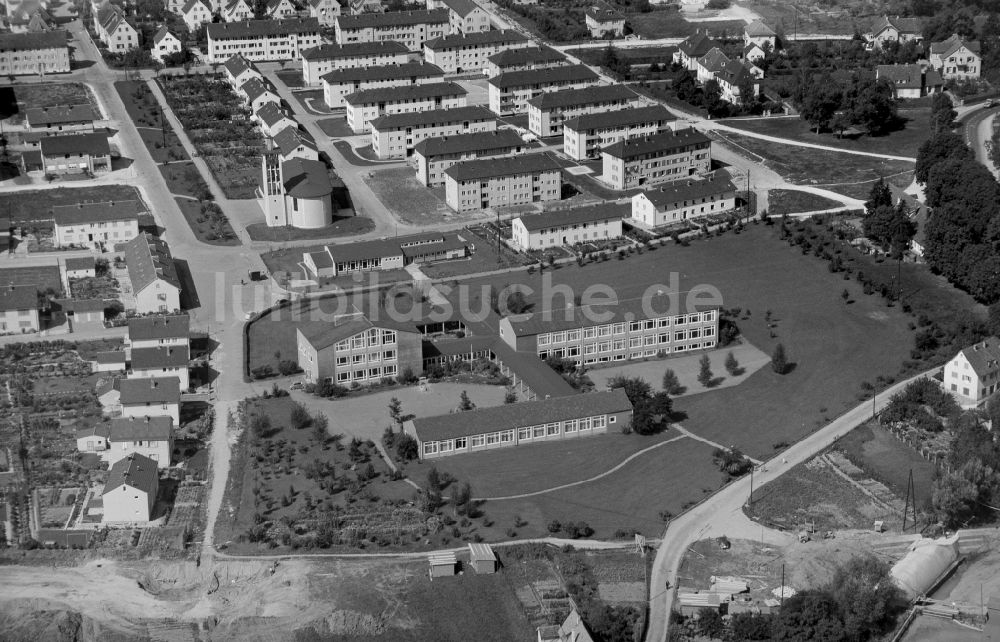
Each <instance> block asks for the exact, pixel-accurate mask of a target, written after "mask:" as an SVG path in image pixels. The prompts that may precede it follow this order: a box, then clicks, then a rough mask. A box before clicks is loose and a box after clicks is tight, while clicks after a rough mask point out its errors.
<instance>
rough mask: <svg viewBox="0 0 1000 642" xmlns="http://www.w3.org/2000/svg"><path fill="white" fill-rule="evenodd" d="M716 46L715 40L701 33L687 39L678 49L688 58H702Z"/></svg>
mask: <svg viewBox="0 0 1000 642" xmlns="http://www.w3.org/2000/svg"><path fill="white" fill-rule="evenodd" d="M715 46H716V45H715V41H714V40H712V39H711V38H709V37H708V36H707V35H705V34H703V33H702V32H700V31H699V32H698V33H693V34H691V35H690V36H688V37H687V38H685V39H684V40H683V42H681V44H679V45H677V48H678V49H679V50H680V51H681V52H682V53H683V54H684V55H685V56H687V57H688V58H701V57H702V56H704V55H705V54H707V53H708V52H709V51H711V50H712V49H713V48H715Z"/></svg>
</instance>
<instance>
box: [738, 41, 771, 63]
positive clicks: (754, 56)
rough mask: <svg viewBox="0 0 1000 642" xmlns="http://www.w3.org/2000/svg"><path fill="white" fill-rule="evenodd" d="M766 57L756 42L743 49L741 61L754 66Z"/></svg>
mask: <svg viewBox="0 0 1000 642" xmlns="http://www.w3.org/2000/svg"><path fill="white" fill-rule="evenodd" d="M766 57H767V51H766V50H765V49H764V48H763V47H761V46H760V45H758V44H757V43H756V42H751V43H750V44H748V45H745V46H744V47H743V60H746V61H747V62H749V63H753V64H756V63H758V62H760V61H761V60H763V59H764V58H766Z"/></svg>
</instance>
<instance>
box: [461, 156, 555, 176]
mask: <svg viewBox="0 0 1000 642" xmlns="http://www.w3.org/2000/svg"><path fill="white" fill-rule="evenodd" d="M561 167H562V166H561V165H560V164H559V163H558V162H556V161H555V160H553V159H552V158H551V157H550V156H549V155H548V154H525V155H523V156H501V157H498V158H484V159H480V160H470V161H463V162H461V163H455V164H454V165H452V166H451V167H449V168H448V169H446V170H444V173H445V175H447V176H448V177H450V178H452V179H454V180H456V181H468V180H476V179H483V178H494V177H497V176H512V175H516V174H534V173H537V172H553V171H555V172H558V171H559V170H560V169H561Z"/></svg>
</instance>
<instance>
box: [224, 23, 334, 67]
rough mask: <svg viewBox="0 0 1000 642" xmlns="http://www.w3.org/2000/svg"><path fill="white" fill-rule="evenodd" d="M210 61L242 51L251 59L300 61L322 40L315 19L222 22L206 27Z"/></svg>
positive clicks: (241, 53)
mask: <svg viewBox="0 0 1000 642" xmlns="http://www.w3.org/2000/svg"><path fill="white" fill-rule="evenodd" d="M205 33H206V34H207V36H208V62H210V63H215V62H225V61H227V60H229V59H230V58H231V57H232V56H234V55H236V54H240V55H242V56H243V57H245V58H246V59H247V60H249V61H251V62H260V61H265V60H297V59H298V58H300V57H301V55H302V52H303V51H305V50H306V49H310V48H312V47H316V46H318V45H319V44H320V42H322V39H321V36H320V26H319V22H317V20H316V19H315V18H303V19H288V20H249V21H247V22H219V23H213V24H210V25H208V26H207V27H205Z"/></svg>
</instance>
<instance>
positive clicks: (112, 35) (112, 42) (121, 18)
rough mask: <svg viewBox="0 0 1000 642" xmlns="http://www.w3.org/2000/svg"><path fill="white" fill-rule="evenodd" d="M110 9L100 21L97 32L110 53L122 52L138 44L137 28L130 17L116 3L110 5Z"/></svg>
mask: <svg viewBox="0 0 1000 642" xmlns="http://www.w3.org/2000/svg"><path fill="white" fill-rule="evenodd" d="M110 6H111V7H112V10H111V11H110V12H109V14H108V17H107V19H106V20H104V21H103V22H102V23H101V28H100V30H98V34H99V35H100V36H101V39H102V40H103V41H104V44H105V46H106V47H107V49H108V51H110V52H111V53H117V54H123V53H126V52H127V51H130V50H132V49H135V48H137V47H138V46H139V44H140V43H139V28H138V27H137V26H136V24H135V22H134V21H133V20H132V18H128V17H126V16H125V12H124V11H123V10H122V9H121V8H120V7H118V6H117V5H110Z"/></svg>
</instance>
